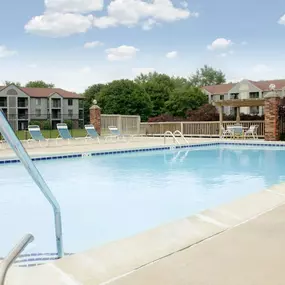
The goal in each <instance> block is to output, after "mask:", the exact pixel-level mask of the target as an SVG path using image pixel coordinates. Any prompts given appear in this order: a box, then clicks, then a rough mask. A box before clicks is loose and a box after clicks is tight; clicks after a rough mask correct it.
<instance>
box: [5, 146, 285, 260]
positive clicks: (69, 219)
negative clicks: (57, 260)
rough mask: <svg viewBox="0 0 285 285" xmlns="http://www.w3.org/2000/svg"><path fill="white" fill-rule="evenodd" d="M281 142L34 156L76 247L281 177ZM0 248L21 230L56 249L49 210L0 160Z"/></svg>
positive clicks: (46, 248)
mask: <svg viewBox="0 0 285 285" xmlns="http://www.w3.org/2000/svg"><path fill="white" fill-rule="evenodd" d="M284 161H285V150H279V149H274V148H269V149H264V148H262V147H260V148H256V147H237V146H223V145H219V146H212V147H201V148H199V149H195V148H191V149H183V150H180V151H177V150H175V151H157V152H144V153H143V152H141V153H130V154H116V155H108V156H95V157H85V158H74V159H63V160H49V161H37V162H36V165H37V167H38V169H39V170H40V171H41V173H42V175H43V177H44V178H45V179H46V181H47V183H48V185H49V186H50V188H51V190H52V191H53V193H54V195H55V196H56V197H57V199H58V201H59V203H60V205H61V210H62V219H63V237H64V250H65V252H78V251H82V250H86V249H89V248H91V247H94V246H97V245H102V244H104V243H106V242H109V241H112V240H117V239H120V238H124V237H127V236H131V235H134V234H136V233H139V232H142V231H144V230H147V229H150V228H153V227H156V226H158V225H161V224H164V223H167V222H170V221H173V220H176V219H179V218H183V217H186V216H189V215H192V214H195V213H197V212H200V211H202V210H204V209H207V208H210V207H215V206H218V205H220V204H222V203H226V202H229V201H232V200H234V199H236V198H238V197H242V196H245V195H247V194H249V193H253V192H257V191H260V190H262V189H264V188H266V187H268V186H270V185H273V184H275V183H279V182H281V181H284V179H285V174H284V173H285V172H284V170H285V164H284ZM0 194H1V196H0V215H1V219H0V228H1V229H2V236H1V243H0V256H3V255H6V254H7V252H8V250H9V249H10V248H11V246H12V245H13V244H14V243H15V242H16V241H18V239H19V238H20V237H21V236H22V235H23V234H24V233H26V232H31V233H33V235H34V236H35V241H34V243H33V246H32V247H30V249H29V250H30V252H56V246H55V238H54V220H53V212H52V209H51V207H50V205H49V204H48V202H47V201H46V200H45V198H44V197H43V195H42V194H41V192H40V191H39V190H38V188H37V186H36V185H35V184H34V182H33V181H32V180H31V178H30V177H29V176H28V175H27V173H26V170H25V169H24V167H23V166H22V165H21V164H8V165H0Z"/></svg>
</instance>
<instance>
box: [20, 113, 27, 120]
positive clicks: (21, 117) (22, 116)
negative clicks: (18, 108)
mask: <svg viewBox="0 0 285 285" xmlns="http://www.w3.org/2000/svg"><path fill="white" fill-rule="evenodd" d="M28 119H29V115H28V114H18V120H28Z"/></svg>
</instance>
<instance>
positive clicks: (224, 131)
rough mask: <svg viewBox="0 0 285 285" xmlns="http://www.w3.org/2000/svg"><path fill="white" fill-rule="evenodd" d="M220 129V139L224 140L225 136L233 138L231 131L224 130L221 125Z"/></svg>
mask: <svg viewBox="0 0 285 285" xmlns="http://www.w3.org/2000/svg"><path fill="white" fill-rule="evenodd" d="M220 128H221V139H224V138H226V137H227V136H228V137H230V138H233V137H234V133H233V131H231V130H228V129H225V128H224V126H223V125H220Z"/></svg>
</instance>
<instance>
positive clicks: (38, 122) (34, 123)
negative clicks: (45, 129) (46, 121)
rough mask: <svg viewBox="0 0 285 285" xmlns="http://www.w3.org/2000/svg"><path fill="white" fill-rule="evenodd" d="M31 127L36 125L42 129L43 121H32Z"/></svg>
mask: <svg viewBox="0 0 285 285" xmlns="http://www.w3.org/2000/svg"><path fill="white" fill-rule="evenodd" d="M29 125H36V126H40V127H41V125H42V121H36V120H31V121H30V122H29Z"/></svg>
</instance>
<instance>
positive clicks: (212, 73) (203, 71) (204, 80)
mask: <svg viewBox="0 0 285 285" xmlns="http://www.w3.org/2000/svg"><path fill="white" fill-rule="evenodd" d="M189 82H190V84H191V85H193V86H197V87H202V86H208V85H218V84H222V83H225V82H226V76H225V74H224V73H223V72H222V71H221V70H217V69H214V68H213V67H211V66H208V65H204V67H202V68H200V69H197V71H196V73H195V74H193V75H191V76H190V77H189Z"/></svg>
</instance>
